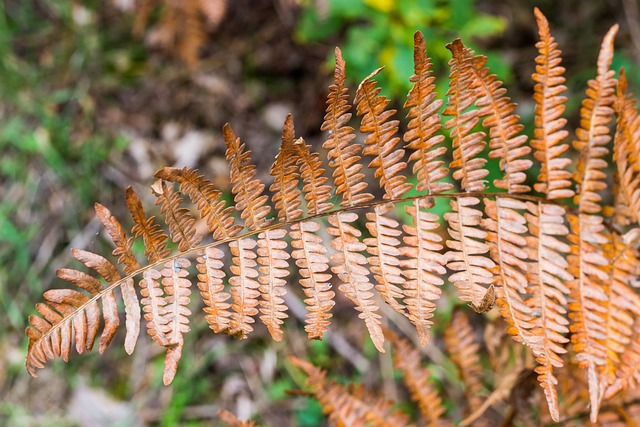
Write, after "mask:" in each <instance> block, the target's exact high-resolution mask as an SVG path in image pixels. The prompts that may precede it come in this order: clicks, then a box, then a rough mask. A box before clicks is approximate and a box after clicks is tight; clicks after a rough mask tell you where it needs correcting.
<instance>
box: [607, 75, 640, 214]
mask: <svg viewBox="0 0 640 427" xmlns="http://www.w3.org/2000/svg"><path fill="white" fill-rule="evenodd" d="M615 109H616V114H617V116H618V117H617V123H616V136H615V141H614V149H613V160H614V161H615V162H616V164H617V165H618V174H617V176H618V179H619V181H620V187H619V192H618V197H619V198H620V199H622V200H621V201H620V203H621V204H622V205H624V206H628V207H629V209H628V212H629V214H630V217H631V218H632V219H633V220H634V221H635V222H638V219H639V218H640V213H639V212H640V155H638V150H639V149H640V116H639V115H638V107H637V105H636V100H635V99H633V97H632V96H631V95H629V94H628V93H627V77H626V73H625V71H624V68H623V69H621V70H620V76H619V79H618V86H617V94H616V103H615Z"/></svg>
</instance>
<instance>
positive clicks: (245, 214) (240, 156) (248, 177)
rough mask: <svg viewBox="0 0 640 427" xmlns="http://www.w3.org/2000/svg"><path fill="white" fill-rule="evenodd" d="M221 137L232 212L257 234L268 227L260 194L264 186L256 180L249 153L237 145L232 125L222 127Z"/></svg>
mask: <svg viewBox="0 0 640 427" xmlns="http://www.w3.org/2000/svg"><path fill="white" fill-rule="evenodd" d="M223 133H224V142H225V144H226V145H227V153H226V158H227V162H228V163H229V167H230V172H231V186H232V188H231V191H232V192H233V195H234V201H235V208H236V210H237V211H238V212H240V217H241V218H242V219H243V220H244V221H245V225H246V227H247V228H248V229H249V230H252V231H253V230H259V229H261V228H263V227H265V226H266V225H267V224H268V223H269V221H268V220H267V219H266V216H267V215H268V214H269V211H271V208H270V207H269V205H268V204H267V199H268V197H267V195H266V194H263V192H264V184H262V183H261V182H260V180H258V179H257V178H256V167H255V166H254V165H252V164H251V158H250V157H249V156H250V154H251V153H250V152H249V151H247V150H246V149H245V145H244V144H241V143H240V138H238V137H236V135H235V134H234V133H233V129H231V125H229V124H228V123H227V124H226V125H224V129H223Z"/></svg>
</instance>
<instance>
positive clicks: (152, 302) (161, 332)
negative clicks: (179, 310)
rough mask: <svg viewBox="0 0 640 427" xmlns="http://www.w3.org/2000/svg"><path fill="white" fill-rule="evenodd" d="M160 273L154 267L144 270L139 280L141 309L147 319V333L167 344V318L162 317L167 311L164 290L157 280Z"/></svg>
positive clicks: (156, 340) (160, 342)
mask: <svg viewBox="0 0 640 427" xmlns="http://www.w3.org/2000/svg"><path fill="white" fill-rule="evenodd" d="M161 277H162V275H161V274H160V272H159V271H158V270H156V269H149V270H145V271H144V273H142V280H140V294H141V295H142V300H140V303H141V304H142V310H143V311H144V318H145V320H146V321H147V333H148V334H149V336H150V337H151V338H152V339H153V340H154V341H155V342H157V343H158V344H160V345H161V346H167V345H169V339H168V338H167V337H166V334H167V333H168V332H169V330H168V329H167V327H166V323H167V321H168V319H166V318H165V317H164V315H165V314H166V312H167V309H166V305H167V300H166V299H165V296H164V292H163V291H162V288H160V282H159V281H158V280H159V279H160V278H161Z"/></svg>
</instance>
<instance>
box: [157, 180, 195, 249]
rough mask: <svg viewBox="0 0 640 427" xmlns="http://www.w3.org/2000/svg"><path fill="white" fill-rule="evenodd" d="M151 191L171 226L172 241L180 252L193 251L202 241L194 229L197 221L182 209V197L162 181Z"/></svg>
mask: <svg viewBox="0 0 640 427" xmlns="http://www.w3.org/2000/svg"><path fill="white" fill-rule="evenodd" d="M151 191H152V192H153V194H154V195H155V196H156V205H160V209H161V211H162V213H164V215H165V217H164V218H165V222H166V223H167V225H168V226H169V231H170V235H171V240H172V241H173V242H175V243H177V244H178V250H179V251H180V252H184V251H187V250H189V249H193V248H195V247H196V246H198V244H199V243H200V242H201V241H202V236H200V235H199V234H198V233H197V232H196V229H195V227H194V225H195V222H196V221H195V219H194V218H193V217H192V216H191V214H190V213H189V210H188V209H186V208H181V207H180V204H181V203H182V197H180V195H179V193H177V192H175V191H174V190H173V188H172V187H170V186H168V185H167V184H165V183H164V182H163V181H162V180H158V181H156V182H155V183H154V184H153V185H152V186H151Z"/></svg>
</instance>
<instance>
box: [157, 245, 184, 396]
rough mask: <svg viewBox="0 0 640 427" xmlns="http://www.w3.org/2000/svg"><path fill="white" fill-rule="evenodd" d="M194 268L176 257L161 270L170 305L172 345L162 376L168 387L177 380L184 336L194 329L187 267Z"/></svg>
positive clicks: (167, 313) (167, 309)
mask: <svg viewBox="0 0 640 427" xmlns="http://www.w3.org/2000/svg"><path fill="white" fill-rule="evenodd" d="M190 265H191V262H189V260H187V259H186V258H176V259H174V260H171V261H169V262H167V263H166V264H165V265H164V268H163V269H162V270H161V271H160V274H161V275H162V285H163V287H164V293H165V295H166V297H165V299H166V302H167V305H166V306H165V307H164V308H165V314H164V319H165V321H167V322H166V327H167V332H166V333H165V337H166V338H167V341H168V344H169V345H168V346H167V354H166V356H165V360H164V374H163V376H162V381H163V383H164V385H168V384H171V382H172V381H173V377H174V376H175V374H176V370H177V368H178V362H179V361H180V357H181V355H182V345H183V344H184V338H183V334H185V333H187V332H189V331H190V330H191V329H190V328H189V316H190V315H191V310H189V309H188V308H187V305H188V304H189V295H191V290H190V289H189V288H190V287H191V281H190V280H189V279H187V276H189V271H188V270H187V268H188V267H189V266H190Z"/></svg>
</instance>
